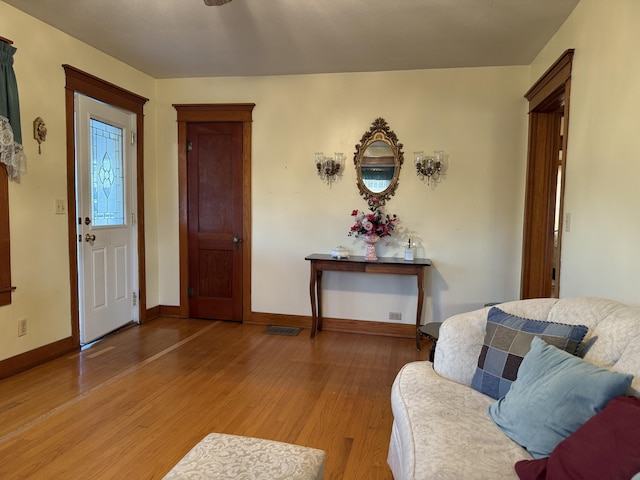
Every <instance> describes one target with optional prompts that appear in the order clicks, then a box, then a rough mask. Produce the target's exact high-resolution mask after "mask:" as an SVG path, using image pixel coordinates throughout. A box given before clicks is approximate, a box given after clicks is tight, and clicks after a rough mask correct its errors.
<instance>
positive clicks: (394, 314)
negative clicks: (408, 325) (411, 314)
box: [389, 312, 402, 320]
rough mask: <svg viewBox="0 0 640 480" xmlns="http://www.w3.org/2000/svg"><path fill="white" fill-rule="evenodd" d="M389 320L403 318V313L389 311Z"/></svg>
mask: <svg viewBox="0 0 640 480" xmlns="http://www.w3.org/2000/svg"><path fill="white" fill-rule="evenodd" d="M389 320H402V313H400V312H389Z"/></svg>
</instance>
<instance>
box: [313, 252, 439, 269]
mask: <svg viewBox="0 0 640 480" xmlns="http://www.w3.org/2000/svg"><path fill="white" fill-rule="evenodd" d="M304 259H305V260H329V261H335V262H342V263H378V264H392V265H422V266H425V267H429V266H431V259H430V258H414V259H413V260H405V259H404V257H378V259H377V260H365V258H364V256H361V255H350V256H349V258H334V257H332V256H331V254H329V253H312V254H311V255H307V256H306V257H305V258H304Z"/></svg>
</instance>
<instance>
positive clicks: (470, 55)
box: [4, 0, 579, 78]
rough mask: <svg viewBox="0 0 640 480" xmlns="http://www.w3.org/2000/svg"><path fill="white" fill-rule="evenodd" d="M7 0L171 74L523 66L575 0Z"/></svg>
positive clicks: (140, 65)
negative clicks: (210, 0)
mask: <svg viewBox="0 0 640 480" xmlns="http://www.w3.org/2000/svg"><path fill="white" fill-rule="evenodd" d="M4 1H5V3H7V4H10V5H13V6H14V7H16V8H18V9H20V10H22V11H24V12H26V13H28V14H30V15H32V16H34V17H36V18H39V19H41V20H43V21H44V22H46V23H48V24H50V25H52V26H54V27H56V28H58V29H60V30H62V31H64V32H67V33H68V34H69V35H71V36H73V37H76V38H78V39H79V40H82V41H83V42H85V43H87V44H89V45H92V46H94V47H95V48H97V49H99V50H102V51H103V52H106V53H108V54H109V55H112V56H113V57H115V58H117V59H119V60H121V61H123V62H125V63H127V64H129V65H131V66H133V67H135V68H137V69H139V70H141V71H143V72H145V73H147V74H149V75H151V76H152V77H155V78H176V77H216V76H254V75H286V74H304V73H335V72H363V71H386V70H413V69H429V68H452V67H478V66H497V65H527V64H529V63H531V61H532V60H533V59H534V58H535V56H536V54H537V53H538V52H539V51H540V50H541V49H542V48H543V47H544V46H545V44H546V43H547V41H548V40H549V39H550V38H551V37H552V36H553V34H554V33H555V32H556V31H557V30H558V28H559V27H560V26H561V25H562V23H563V22H564V21H565V20H566V18H567V17H568V16H569V14H570V13H571V12H572V11H573V9H574V8H575V6H576V5H577V3H578V1H579V0H233V1H232V2H231V3H228V4H226V5H222V6H217V7H207V6H205V5H204V2H203V0H4ZM16 46H17V47H19V45H16Z"/></svg>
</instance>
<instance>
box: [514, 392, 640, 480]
mask: <svg viewBox="0 0 640 480" xmlns="http://www.w3.org/2000/svg"><path fill="white" fill-rule="evenodd" d="M638 445H640V399H638V398H635V397H616V398H614V399H613V400H611V401H610V402H609V403H608V404H607V406H606V407H605V408H604V409H603V410H602V411H601V412H600V413H597V414H596V415H594V416H593V417H592V418H591V419H589V420H588V421H587V423H585V424H584V425H582V426H581V427H580V428H579V429H578V430H576V431H575V433H573V434H572V435H570V436H569V437H568V438H566V439H565V440H563V441H562V442H560V443H559V444H558V446H557V447H556V448H555V449H554V450H553V452H551V456H549V457H544V458H539V459H537V460H521V461H519V462H517V463H516V466H515V468H516V472H517V474H518V476H519V477H520V479H521V480H537V479H545V478H610V479H621V480H622V479H624V480H626V479H628V478H631V477H632V476H633V475H634V474H635V473H636V472H640V452H638Z"/></svg>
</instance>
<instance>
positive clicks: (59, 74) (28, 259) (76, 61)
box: [0, 2, 158, 359]
mask: <svg viewBox="0 0 640 480" xmlns="http://www.w3.org/2000/svg"><path fill="white" fill-rule="evenodd" d="M0 32H1V34H2V36H4V37H7V38H10V39H11V40H13V41H14V46H15V47H16V48H17V49H18V51H17V53H16V54H15V57H14V70H15V72H16V76H17V79H18V89H19V93H20V113H21V120H22V137H23V143H24V147H25V153H26V155H27V157H28V173H27V175H26V176H24V177H23V178H22V179H21V181H20V183H13V182H10V183H9V199H10V200H9V201H10V222H11V223H10V228H11V267H12V269H11V273H12V283H13V284H14V285H16V286H17V287H18V289H17V290H16V292H15V294H14V295H13V302H12V304H11V305H10V306H6V307H2V308H0V359H4V358H8V357H12V356H14V355H17V354H19V353H23V352H25V351H28V350H32V349H34V348H37V347H40V346H43V345H47V344H49V343H52V342H55V341H56V340H60V339H62V338H65V337H68V336H69V335H70V334H71V326H70V325H71V323H70V318H71V317H70V283H69V255H68V239H67V216H66V215H54V205H55V200H56V199H64V200H65V201H66V199H67V183H66V144H65V138H66V137H65V135H66V131H65V108H64V98H65V95H64V84H65V78H64V70H63V68H62V65H63V64H70V65H73V66H74V67H77V68H79V69H81V70H84V71H86V72H89V73H91V74H93V75H96V76H98V77H101V78H103V79H104V80H107V81H109V82H111V83H114V84H117V85H120V86H122V87H123V88H126V89H128V90H131V91H133V92H135V93H137V94H140V95H142V96H145V97H149V98H152V99H153V97H155V91H154V90H155V81H154V80H153V79H152V78H151V77H148V76H146V75H142V74H141V73H140V72H138V71H136V70H134V69H132V68H130V67H128V66H126V65H124V64H122V63H121V62H118V61H116V60H114V59H113V58H111V57H108V56H106V55H104V54H102V53H100V52H98V51H97V50H95V49H93V48H90V47H88V46H87V45H85V44H83V43H81V42H79V41H77V40H75V39H73V38H71V37H69V36H67V35H65V34H63V33H61V32H60V31H58V30H55V29H53V28H51V27H50V26H48V25H46V24H44V23H42V22H40V21H38V20H35V19H34V18H32V17H30V16H28V15H25V14H23V13H22V12H20V11H18V10H16V9H14V8H13V7H10V6H9V5H7V4H5V3H4V2H0ZM145 114H146V118H145V121H146V122H147V126H151V128H147V137H146V143H145V150H146V153H147V165H148V168H147V172H146V173H147V183H146V184H145V188H146V189H147V192H148V194H149V195H150V196H151V197H155V172H154V165H155V159H154V156H155V138H154V135H155V106H154V102H153V100H152V101H151V102H149V103H148V104H147V105H146V106H145ZM38 116H39V117H42V118H43V119H44V121H45V122H46V125H47V128H48V135H47V140H46V142H45V143H43V144H42V154H41V155H39V154H38V144H37V142H36V141H35V140H34V139H33V120H34V119H35V118H36V117H38ZM147 207H148V208H147V227H148V229H147V231H148V232H149V236H150V238H151V239H152V240H151V242H150V245H149V248H148V250H149V257H150V258H149V259H148V266H149V268H148V275H147V278H148V287H149V296H150V298H151V302H154V301H155V302H156V303H157V301H158V294H157V291H158V287H157V281H156V279H157V274H156V271H157V261H156V258H157V255H156V253H155V252H156V248H155V245H156V242H155V241H154V240H153V239H154V238H155V228H156V221H155V219H156V206H155V202H153V201H151V202H150V205H147ZM152 305H153V303H152ZM22 318H27V319H28V334H27V335H26V336H23V337H18V336H17V333H18V326H17V325H18V320H20V319H22Z"/></svg>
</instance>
